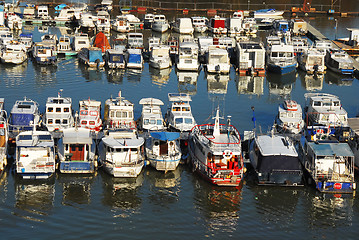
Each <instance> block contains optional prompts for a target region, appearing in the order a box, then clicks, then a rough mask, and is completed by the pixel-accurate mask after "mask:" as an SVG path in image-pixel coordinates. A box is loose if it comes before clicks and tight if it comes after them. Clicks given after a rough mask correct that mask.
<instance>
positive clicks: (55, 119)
mask: <svg viewBox="0 0 359 240" xmlns="http://www.w3.org/2000/svg"><path fill="white" fill-rule="evenodd" d="M72 112H73V110H72V99H71V98H70V97H62V89H61V90H60V92H59V93H58V95H57V97H48V98H47V101H46V108H45V116H44V124H45V126H46V127H47V130H48V131H50V132H53V131H62V130H63V129H66V128H70V127H73V125H74V117H73V116H72Z"/></svg>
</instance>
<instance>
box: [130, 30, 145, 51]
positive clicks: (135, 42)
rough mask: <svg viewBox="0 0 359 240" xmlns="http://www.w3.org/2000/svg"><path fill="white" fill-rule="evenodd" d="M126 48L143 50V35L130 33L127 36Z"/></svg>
mask: <svg viewBox="0 0 359 240" xmlns="http://www.w3.org/2000/svg"><path fill="white" fill-rule="evenodd" d="M127 48H138V49H143V34H142V33H136V32H131V33H128V34H127Z"/></svg>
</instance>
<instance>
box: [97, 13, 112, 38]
mask: <svg viewBox="0 0 359 240" xmlns="http://www.w3.org/2000/svg"><path fill="white" fill-rule="evenodd" d="M95 25H96V29H97V32H103V33H105V34H110V31H111V22H110V16H109V15H99V14H97V19H96V22H95Z"/></svg>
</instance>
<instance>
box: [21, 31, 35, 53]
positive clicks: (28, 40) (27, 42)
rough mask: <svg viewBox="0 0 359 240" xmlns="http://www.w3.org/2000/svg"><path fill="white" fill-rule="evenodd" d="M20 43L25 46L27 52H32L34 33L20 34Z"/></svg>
mask: <svg viewBox="0 0 359 240" xmlns="http://www.w3.org/2000/svg"><path fill="white" fill-rule="evenodd" d="M19 42H20V43H21V44H23V45H24V46H25V48H26V51H27V52H31V51H32V49H33V47H34V41H33V40H32V33H28V34H25V33H20V35H19Z"/></svg>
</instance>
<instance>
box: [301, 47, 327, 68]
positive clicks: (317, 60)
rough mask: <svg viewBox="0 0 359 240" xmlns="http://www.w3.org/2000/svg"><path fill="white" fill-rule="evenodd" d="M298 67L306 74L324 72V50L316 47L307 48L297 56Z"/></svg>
mask: <svg viewBox="0 0 359 240" xmlns="http://www.w3.org/2000/svg"><path fill="white" fill-rule="evenodd" d="M298 67H299V68H300V69H302V70H303V71H305V72H306V73H308V74H324V73H325V72H326V69H327V67H326V66H325V52H324V51H321V50H319V49H317V48H309V49H308V50H306V51H304V53H303V54H301V55H300V56H298Z"/></svg>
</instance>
